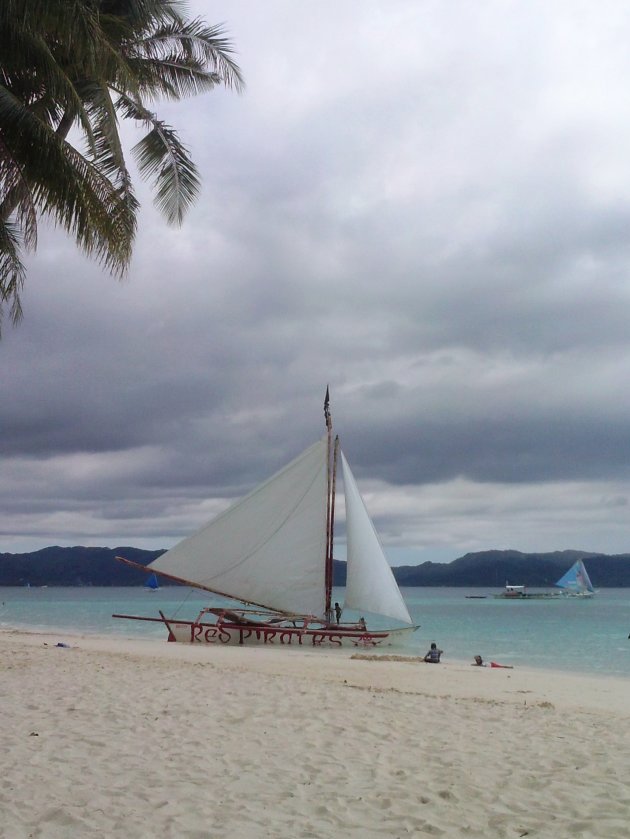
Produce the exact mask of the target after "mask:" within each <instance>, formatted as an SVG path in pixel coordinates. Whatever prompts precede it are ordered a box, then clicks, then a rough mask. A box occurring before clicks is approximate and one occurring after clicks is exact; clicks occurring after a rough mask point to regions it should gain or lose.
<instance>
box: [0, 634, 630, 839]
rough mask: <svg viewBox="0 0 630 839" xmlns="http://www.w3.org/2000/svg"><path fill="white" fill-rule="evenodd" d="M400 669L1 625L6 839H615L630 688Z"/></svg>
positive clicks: (629, 809)
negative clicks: (436, 838) (8, 628)
mask: <svg viewBox="0 0 630 839" xmlns="http://www.w3.org/2000/svg"><path fill="white" fill-rule="evenodd" d="M60 641H62V642H64V643H66V644H69V645H70V646H68V647H58V646H56V644H57V643H58V642H60ZM393 658H394V660H388V659H387V657H380V658H378V659H376V658H374V657H372V656H370V655H362V654H360V653H359V654H358V657H352V654H351V653H345V652H343V653H341V652H339V653H338V652H334V653H328V652H323V651H319V650H313V651H302V650H289V649H281V650H278V649H264V648H262V649H254V648H246V649H239V648H238V647H236V648H234V647H231V648H225V647H220V648H219V647H203V648H201V647H191V646H185V645H180V644H168V643H166V642H164V643H156V642H151V641H127V640H124V639H121V640H118V639H112V638H95V637H87V636H86V637H83V636H82V637H74V638H73V637H69V636H67V635H64V636H61V637H60V636H59V635H43V634H36V633H32V634H31V633H24V632H16V631H4V632H2V633H0V667H1V675H2V679H1V681H0V699H1V707H2V723H3V749H2V766H3V783H2V786H1V787H0V812H1V813H2V818H1V819H0V836H2V837H3V839H4V838H6V839H69V837H70V838H71V839H74V837H77V839H78V838H79V837H80V839H92V838H93V837H94V838H95V837H99V839H109V837H115V838H116V839H138V838H139V837H160V839H213V837H225V836H229V837H231V839H250V838H251V839H264V838H266V837H268V838H269V839H285V838H286V839H289V837H290V838H291V839H324V838H325V839H344V837H357V839H358V837H361V839H389V837H409V836H414V837H421V836H445V837H460V836H461V837H486V839H487V838H488V837H491V838H494V837H509V839H512V837H523V836H529V837H540V839H542V837H545V838H546V837H549V839H551V837H554V839H559V837H597V839H614V837H620V838H621V837H623V838H624V839H625V837H627V836H628V825H629V824H630V787H629V786H628V770H629V769H630V681H628V680H617V679H605V678H590V677H586V676H577V675H576V676H573V675H567V674H557V673H553V672H546V671H531V670H524V669H520V668H519V669H514V670H498V669H491V668H478V667H473V666H470V664H469V663H468V662H459V663H458V662H451V661H448V659H447V660H446V661H445V663H443V664H440V665H429V664H424V663H423V662H421V661H420V660H419V659H413V658H407V659H404V660H398V659H396V658H395V657H393Z"/></svg>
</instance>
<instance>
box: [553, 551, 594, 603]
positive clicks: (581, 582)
mask: <svg viewBox="0 0 630 839" xmlns="http://www.w3.org/2000/svg"><path fill="white" fill-rule="evenodd" d="M555 585H556V586H557V587H558V588H559V589H562V592H561V596H563V597H593V595H594V594H595V589H594V588H593V584H592V583H591V579H590V577H589V576H588V572H587V570H586V567H585V565H584V563H583V562H582V560H581V559H578V560H577V562H574V563H573V565H572V566H571V567H570V568H569V570H568V571H567V572H566V574H564V575H563V576H562V577H560V579H559V580H558V582H557V583H555Z"/></svg>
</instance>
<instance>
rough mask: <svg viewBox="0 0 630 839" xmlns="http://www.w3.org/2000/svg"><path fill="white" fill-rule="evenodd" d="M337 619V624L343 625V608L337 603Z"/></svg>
mask: <svg viewBox="0 0 630 839" xmlns="http://www.w3.org/2000/svg"><path fill="white" fill-rule="evenodd" d="M335 617H336V618H337V623H341V606H340V605H339V603H335Z"/></svg>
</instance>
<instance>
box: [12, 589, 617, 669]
mask: <svg viewBox="0 0 630 839" xmlns="http://www.w3.org/2000/svg"><path fill="white" fill-rule="evenodd" d="M495 591H496V592H498V591H499V589H496V590H495ZM402 593H403V596H404V598H405V601H406V602H407V605H408V607H409V611H410V613H411V615H412V617H413V618H414V620H415V621H416V622H417V623H419V624H420V629H419V630H418V631H417V632H416V633H415V635H413V636H412V638H411V640H409V641H408V642H407V643H406V644H405V646H404V647H402V646H401V647H399V648H398V649H394V648H393V647H389V648H387V649H386V650H385V649H384V650H383V651H384V652H386V651H388V652H392V653H394V652H398V653H400V654H414V655H417V654H420V653H422V654H424V652H425V651H426V649H428V646H429V644H430V643H431V641H436V642H437V644H438V646H439V647H440V648H441V649H443V650H444V661H448V660H449V658H451V659H460V660H470V661H472V658H473V656H474V655H475V654H476V653H479V654H480V655H481V656H483V658H484V659H485V660H486V661H492V660H493V661H497V662H500V663H502V664H512V665H514V666H519V665H521V666H523V665H524V666H530V667H538V668H545V669H555V670H566V671H574V672H582V673H600V674H606V675H614V676H625V677H630V639H629V638H628V634H629V633H630V589H602V590H600V591H599V592H598V593H597V594H596V595H595V597H594V598H592V599H589V600H583V599H580V598H569V599H560V598H558V599H557V600H556V599H554V600H552V601H548V600H531V601H526V600H525V601H519V600H517V601H505V600H497V599H495V598H493V597H492V596H491V594H492V593H493V592H492V590H490V589H464V588H404V589H402ZM343 595H344V591H343V589H336V590H335V591H334V600H338V601H339V602H340V603H343ZM470 595H477V596H479V595H487V596H486V597H484V598H483V599H467V596H468V597H470ZM208 602H209V598H208V596H207V595H205V594H204V593H203V592H200V591H195V590H189V589H184V588H176V587H168V588H162V589H160V590H159V591H157V592H145V591H144V590H143V589H136V588H90V587H87V588H54V587H48V588H1V587H0V627H1V628H5V629H9V628H12V627H13V628H23V629H25V628H31V629H36V630H37V629H41V630H46V631H53V632H55V633H57V634H58V635H59V640H60V641H63V640H64V632H65V633H77V632H80V633H95V634H99V635H118V636H124V637H143V638H153V639H155V641H156V642H160V643H165V630H164V628H163V627H162V626H161V625H160V624H153V623H144V622H138V621H122V620H116V619H113V618H112V614H113V613H114V612H118V613H124V614H139V615H146V616H149V617H155V616H157V613H158V610H159V609H162V610H163V611H164V612H165V614H166V615H167V616H170V617H179V618H192V617H195V616H196V615H197V613H198V611H199V609H200V608H202V607H203V606H204V605H208ZM213 602H214V603H219V602H220V601H219V600H218V599H214V601H213ZM346 617H348V618H350V619H351V618H352V617H355V615H353V614H348V615H347V616H346ZM387 623H388V622H385V623H384V624H381V625H386V624H387ZM369 624H370V625H371V626H377V625H378V622H375V621H374V620H372V619H370V620H369Z"/></svg>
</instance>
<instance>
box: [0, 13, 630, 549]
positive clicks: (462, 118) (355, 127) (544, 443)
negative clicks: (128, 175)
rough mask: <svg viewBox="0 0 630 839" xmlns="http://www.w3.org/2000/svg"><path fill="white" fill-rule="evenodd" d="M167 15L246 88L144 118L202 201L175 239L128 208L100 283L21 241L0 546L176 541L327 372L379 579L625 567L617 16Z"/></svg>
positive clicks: (0, 482)
mask: <svg viewBox="0 0 630 839" xmlns="http://www.w3.org/2000/svg"><path fill="white" fill-rule="evenodd" d="M191 9H192V10H193V11H194V13H200V14H202V16H203V17H204V18H205V19H206V20H207V21H208V22H209V23H220V22H224V23H225V25H226V28H227V30H228V32H229V34H230V36H231V38H232V39H233V41H234V43H235V45H236V48H237V50H238V61H239V63H240V65H241V67H242V70H243V72H244V74H245V77H246V81H247V90H246V91H245V93H244V94H243V95H241V96H238V95H236V94H234V93H227V92H224V91H222V90H217V91H216V92H214V93H211V94H208V95H206V96H203V97H197V98H194V99H191V100H187V101H185V102H182V103H178V104H166V105H165V104H163V103H160V104H156V105H155V109H156V110H157V112H158V113H159V114H160V115H161V116H162V117H164V118H165V119H167V120H168V121H170V122H171V123H172V124H174V125H175V126H176V127H177V128H178V130H179V132H180V134H181V135H182V137H183V139H184V140H185V142H186V143H187V145H188V147H189V148H190V150H191V153H192V156H193V158H194V160H195V161H196V163H197V165H198V167H199V169H200V171H201V174H202V178H203V192H202V195H201V197H200V200H199V201H198V203H197V204H196V205H195V207H194V208H193V210H192V211H191V212H190V214H189V216H188V217H187V219H186V222H185V224H184V226H183V228H181V229H178V230H173V229H170V228H168V227H167V226H166V224H165V222H164V221H163V220H162V218H161V217H160V216H159V215H158V214H157V213H156V211H155V210H154V209H153V207H152V204H151V193H150V191H149V190H148V189H146V188H144V187H143V188H142V189H140V190H139V194H140V197H141V200H142V212H141V216H140V230H139V235H138V240H137V246H136V250H135V255H134V259H133V264H132V267H131V270H130V272H129V276H128V278H127V280H125V281H124V282H122V283H120V282H118V281H117V280H115V279H112V278H111V277H110V276H108V275H107V274H105V273H104V272H103V271H102V270H101V269H100V268H99V267H98V265H95V264H92V263H90V262H89V261H88V260H87V259H86V258H84V257H83V256H82V255H81V254H80V253H78V251H77V250H76V248H75V246H74V244H73V243H72V241H71V240H69V239H68V238H67V237H66V236H65V235H64V234H63V233H59V232H55V231H50V230H49V231H46V229H45V228H43V227H42V229H41V230H40V241H39V247H38V250H37V253H36V254H34V255H33V256H32V257H31V258H29V261H28V266H29V269H28V280H27V285H26V287H25V291H24V296H23V303H24V310H25V318H24V321H23V323H22V324H21V325H20V326H19V327H18V328H16V329H13V328H11V327H10V326H9V324H8V323H7V322H5V326H4V329H3V338H2V341H1V343H0V353H1V354H2V371H3V372H2V398H1V400H0V428H1V433H0V454H1V461H0V552H2V551H10V552H22V551H30V550H36V549H38V548H41V547H44V546H47V545H55V544H58V545H106V546H111V547H115V546H120V545H134V546H137V547H145V548H168V547H170V546H172V545H173V544H175V543H176V542H177V541H178V540H179V539H180V538H182V537H183V536H185V535H188V534H190V533H191V532H192V531H194V530H196V529H197V528H198V527H200V526H201V525H202V524H204V523H205V522H206V521H207V520H208V519H209V518H211V517H212V516H213V515H214V514H215V513H217V512H218V511H220V510H221V509H223V508H224V507H225V506H226V505H227V504H228V503H229V501H230V500H232V499H234V498H235V497H238V496H239V495H240V494H242V493H244V492H245V491H247V490H248V489H250V488H251V487H252V486H253V485H254V484H255V483H256V482H258V481H260V480H262V479H264V478H265V477H267V476H268V475H269V474H271V473H272V472H273V471H275V470H276V469H278V468H279V467H281V466H282V465H284V463H285V462H287V461H288V460H289V459H291V458H292V457H293V456H295V455H296V454H298V453H299V451H300V450H301V449H302V448H303V447H304V446H306V445H307V444H309V443H310V442H312V441H314V440H315V439H317V438H318V437H319V436H320V435H321V434H322V433H323V431H324V424H323V412H322V404H323V398H324V393H325V390H326V385H327V384H329V385H330V392H331V404H332V410H333V418H334V422H335V427H336V430H337V431H338V433H339V434H340V436H341V440H342V445H343V447H344V451H345V453H346V456H347V458H348V460H349V462H350V464H351V465H352V467H353V470H354V472H355V475H356V477H357V481H358V483H359V486H360V488H361V490H362V491H363V494H364V496H365V499H366V503H367V505H368V508H369V509H370V512H371V513H372V515H373V517H374V520H375V523H376V526H377V529H378V530H379V533H380V535H381V537H382V541H383V543H384V546H385V548H386V552H387V553H388V556H389V558H390V561H391V562H392V564H394V565H399V564H416V563H417V562H421V561H424V560H425V559H433V560H435V561H444V560H451V559H454V558H455V557H457V556H460V555H462V554H463V553H465V552H467V551H477V550H484V549H489V548H515V549H518V550H522V551H551V550H560V549H564V548H576V549H584V550H593V551H602V552H606V553H620V552H626V551H630V531H629V524H630V507H629V498H630V386H629V383H630V329H629V325H630V49H629V48H628V44H630V8H629V6H628V4H627V3H626V2H625V0H618V2H616V1H615V0H600V2H598V3H594V2H579V0H567V1H566V2H551V3H549V2H548V1H547V2H509V1H508V2H506V1H505V0H502V1H501V2H492V0H485V1H484V2H483V3H471V2H469V1H468V0H465V2H463V1H462V0H448V2H447V0H433V2H426V0H388V2H383V0H381V2H371V1H370V0H320V2H318V3H298V2H295V0H268V2H265V3H260V2H256V0H230V2H227V0H224V1H223V2H210V0H206V2H203V0H196V2H195V3H192V4H191ZM127 136H128V137H129V139H130V143H129V148H130V147H131V145H132V144H133V142H134V141H135V140H136V139H138V137H139V135H137V136H136V135H133V133H132V132H131V133H128V134H127ZM129 158H130V160H131V154H130V153H129ZM338 555H340V556H342V555H343V549H342V548H341V549H340V550H339V552H338Z"/></svg>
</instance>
